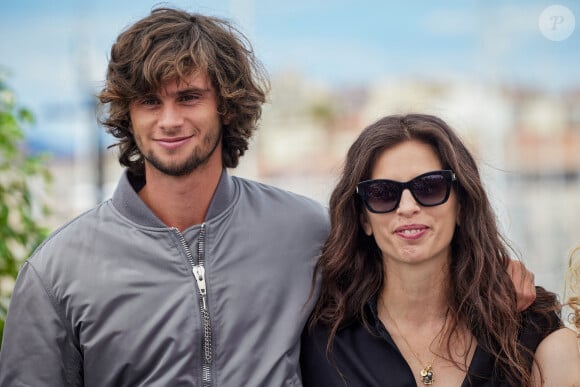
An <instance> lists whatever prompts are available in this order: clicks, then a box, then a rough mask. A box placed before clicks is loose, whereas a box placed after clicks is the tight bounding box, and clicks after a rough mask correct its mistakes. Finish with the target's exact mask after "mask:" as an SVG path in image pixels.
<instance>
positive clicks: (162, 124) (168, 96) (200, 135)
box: [129, 72, 222, 176]
mask: <svg viewBox="0 0 580 387" xmlns="http://www.w3.org/2000/svg"><path fill="white" fill-rule="evenodd" d="M129 114H130V117H131V123H132V132H133V135H134V136H135V141H136V143H137V146H138V147H139V150H140V151H141V153H142V155H143V157H144V158H145V170H146V171H147V170H148V169H150V168H154V169H156V170H158V171H159V172H161V173H163V174H166V175H170V176H184V175H187V174H189V173H191V172H192V171H194V170H196V169H197V168H199V167H200V166H203V165H205V164H206V163H207V162H208V160H210V159H211V158H212V157H219V158H220V159H221V125H222V118H221V116H220V115H219V114H218V102H217V96H216V92H215V90H214V88H213V86H212V85H211V82H210V80H209V78H208V76H207V74H205V73H204V72H198V73H194V74H192V75H190V76H189V77H187V78H186V79H184V80H183V81H179V80H173V81H170V82H167V83H165V84H163V85H162V87H161V88H160V89H159V90H158V91H157V92H155V93H152V94H150V95H144V96H143V97H142V98H138V99H136V100H135V101H133V102H132V103H131V105H130V108H129Z"/></svg>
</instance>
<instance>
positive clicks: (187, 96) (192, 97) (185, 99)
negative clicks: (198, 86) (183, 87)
mask: <svg viewBox="0 0 580 387" xmlns="http://www.w3.org/2000/svg"><path fill="white" fill-rule="evenodd" d="M198 99H199V94H185V95H183V96H181V100H182V101H183V102H192V101H196V100H198Z"/></svg>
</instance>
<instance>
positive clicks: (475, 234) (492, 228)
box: [309, 114, 557, 386]
mask: <svg viewBox="0 0 580 387" xmlns="http://www.w3.org/2000/svg"><path fill="white" fill-rule="evenodd" d="M410 140H418V141H421V142H423V143H425V144H428V145H430V146H431V147H432V148H433V149H434V151H435V152H436V154H437V155H438V157H439V159H440V160H441V163H442V169H451V170H453V171H454V172H455V174H456V176H457V179H458V184H456V185H455V186H454V188H453V189H454V190H455V192H456V197H457V200H458V203H459V207H460V208H461V211H460V212H459V220H458V223H459V224H461V227H457V228H456V230H455V233H454V236H453V238H452V241H451V251H452V253H451V255H452V258H451V263H450V269H449V270H450V272H449V278H450V281H449V282H450V288H449V297H448V303H449V311H450V317H452V318H451V321H452V324H453V325H452V326H451V327H450V328H449V332H453V331H454V330H455V328H456V327H458V326H465V327H467V328H468V329H469V330H470V332H471V333H472V334H473V335H474V336H475V337H476V338H477V341H478V344H479V345H480V346H482V348H484V349H485V350H486V351H488V352H489V353H490V354H492V356H493V357H495V358H496V359H497V364H496V365H497V367H496V370H497V371H498V372H499V374H501V375H504V376H503V377H504V378H506V380H507V381H508V382H509V384H510V385H514V386H516V385H517V386H529V385H531V372H530V369H529V364H530V363H529V361H530V354H529V351H527V349H525V348H524V347H523V346H522V345H521V344H520V343H518V340H517V338H518V330H519V329H520V326H521V324H520V316H519V315H518V313H517V312H516V293H515V288H514V286H513V283H512V281H511V279H510V276H509V274H508V272H507V266H508V262H509V259H510V256H509V254H508V251H509V244H508V243H507V241H506V240H505V239H504V238H503V237H502V236H501V234H500V232H499V230H498V227H497V224H496V218H495V215H494V213H493V210H492V207H491V205H490V203H489V201H488V198H487V195H486V193H485V190H484V188H483V185H482V182H481V179H480V175H479V172H478V168H477V165H476V162H475V160H474V158H473V157H472V155H471V153H470V152H469V151H468V149H467V148H466V147H465V146H464V144H463V143H462V141H461V140H460V138H459V137H458V136H457V135H456V133H455V132H454V131H453V130H452V129H451V128H450V127H449V126H448V125H447V124H446V123H445V122H444V121H442V120H441V119H440V118H438V117H435V116H431V115H424V114H409V115H404V116H401V115H393V116H387V117H384V118H382V119H380V120H379V121H377V122H376V123H374V124H372V125H370V126H368V127H367V128H366V129H365V130H364V131H363V132H362V133H361V134H360V136H359V137H358V138H357V139H356V141H355V142H354V143H353V145H352V146H351V147H350V149H349V151H348V153H347V157H346V160H345V164H344V168H343V171H342V174H341V177H340V180H339V182H338V184H337V186H336V187H335V189H334V191H333V192H332V194H331V197H330V203H329V207H330V217H331V218H330V222H331V227H330V235H329V237H328V239H327V241H326V242H325V244H324V246H323V249H322V254H321V257H320V260H319V261H318V263H317V267H316V273H315V278H314V279H313V282H315V281H316V278H320V277H321V283H322V289H321V293H320V296H319V299H318V302H317V304H316V306H315V308H314V311H313V313H312V315H311V318H310V323H309V326H310V328H312V327H314V326H315V325H316V324H324V325H327V326H329V328H330V336H329V340H328V343H327V350H328V351H331V348H332V343H333V340H334V337H335V335H336V333H337V331H338V329H339V328H340V327H341V326H343V324H346V323H348V322H349V321H352V320H353V319H359V320H360V321H362V322H363V323H364V324H365V325H366V326H367V327H368V326H369V325H368V322H367V321H365V313H364V308H365V305H366V304H367V302H368V301H369V300H370V299H371V298H372V297H373V296H375V295H377V294H378V293H379V291H380V290H381V289H382V287H383V282H384V281H385V277H384V272H383V270H384V266H383V259H382V254H381V251H380V249H379V247H378V246H377V244H376V242H375V240H374V238H373V237H372V236H368V235H367V234H366V233H365V232H364V230H363V228H362V226H361V222H360V219H361V214H362V213H363V211H364V209H363V203H362V201H361V199H360V198H359V196H358V195H356V194H355V189H356V186H357V184H358V183H359V182H360V181H363V180H367V179H370V177H371V172H372V168H373V166H374V163H375V160H376V159H377V158H378V157H379V156H380V155H381V154H382V152H383V151H384V150H386V149H388V148H391V147H393V146H395V145H397V144H400V143H402V142H405V141H410ZM556 304H557V302H556V298H555V295H554V294H553V293H549V292H546V291H544V290H543V289H541V288H538V296H537V301H536V303H535V304H534V306H533V308H536V307H538V308H539V309H541V311H542V313H548V311H549V310H550V307H551V306H554V305H556ZM551 310H554V309H553V308H552V309H551ZM449 343H450V342H449V338H448V339H447V351H448V355H449V358H450V359H451V358H452V357H451V348H450V344H449Z"/></svg>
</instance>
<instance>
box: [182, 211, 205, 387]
mask: <svg viewBox="0 0 580 387" xmlns="http://www.w3.org/2000/svg"><path fill="white" fill-rule="evenodd" d="M172 229H173V230H174V231H175V233H176V234H177V235H178V236H179V240H180V241H181V244H182V246H183V249H184V251H185V255H186V257H187V260H188V261H189V264H190V265H191V271H192V273H193V276H194V278H195V282H196V283H197V289H198V291H199V310H200V313H201V323H202V326H203V340H202V344H201V350H202V354H203V358H202V364H201V370H202V385H203V387H210V386H211V361H212V332H211V320H210V318H209V309H208V306H207V283H206V280H205V266H204V264H205V232H206V231H205V230H206V229H205V223H202V225H201V229H200V231H199V239H198V240H197V259H194V257H193V254H192V253H191V249H190V248H189V246H188V245H187V242H186V241H185V237H184V236H183V234H182V233H181V232H180V231H179V230H178V229H177V228H174V227H173V228H172Z"/></svg>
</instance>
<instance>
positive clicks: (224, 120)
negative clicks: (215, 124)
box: [222, 113, 232, 125]
mask: <svg viewBox="0 0 580 387" xmlns="http://www.w3.org/2000/svg"><path fill="white" fill-rule="evenodd" d="M231 122H232V115H231V114H230V113H226V114H224V115H223V116H222V125H229V124H230V123H231Z"/></svg>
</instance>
